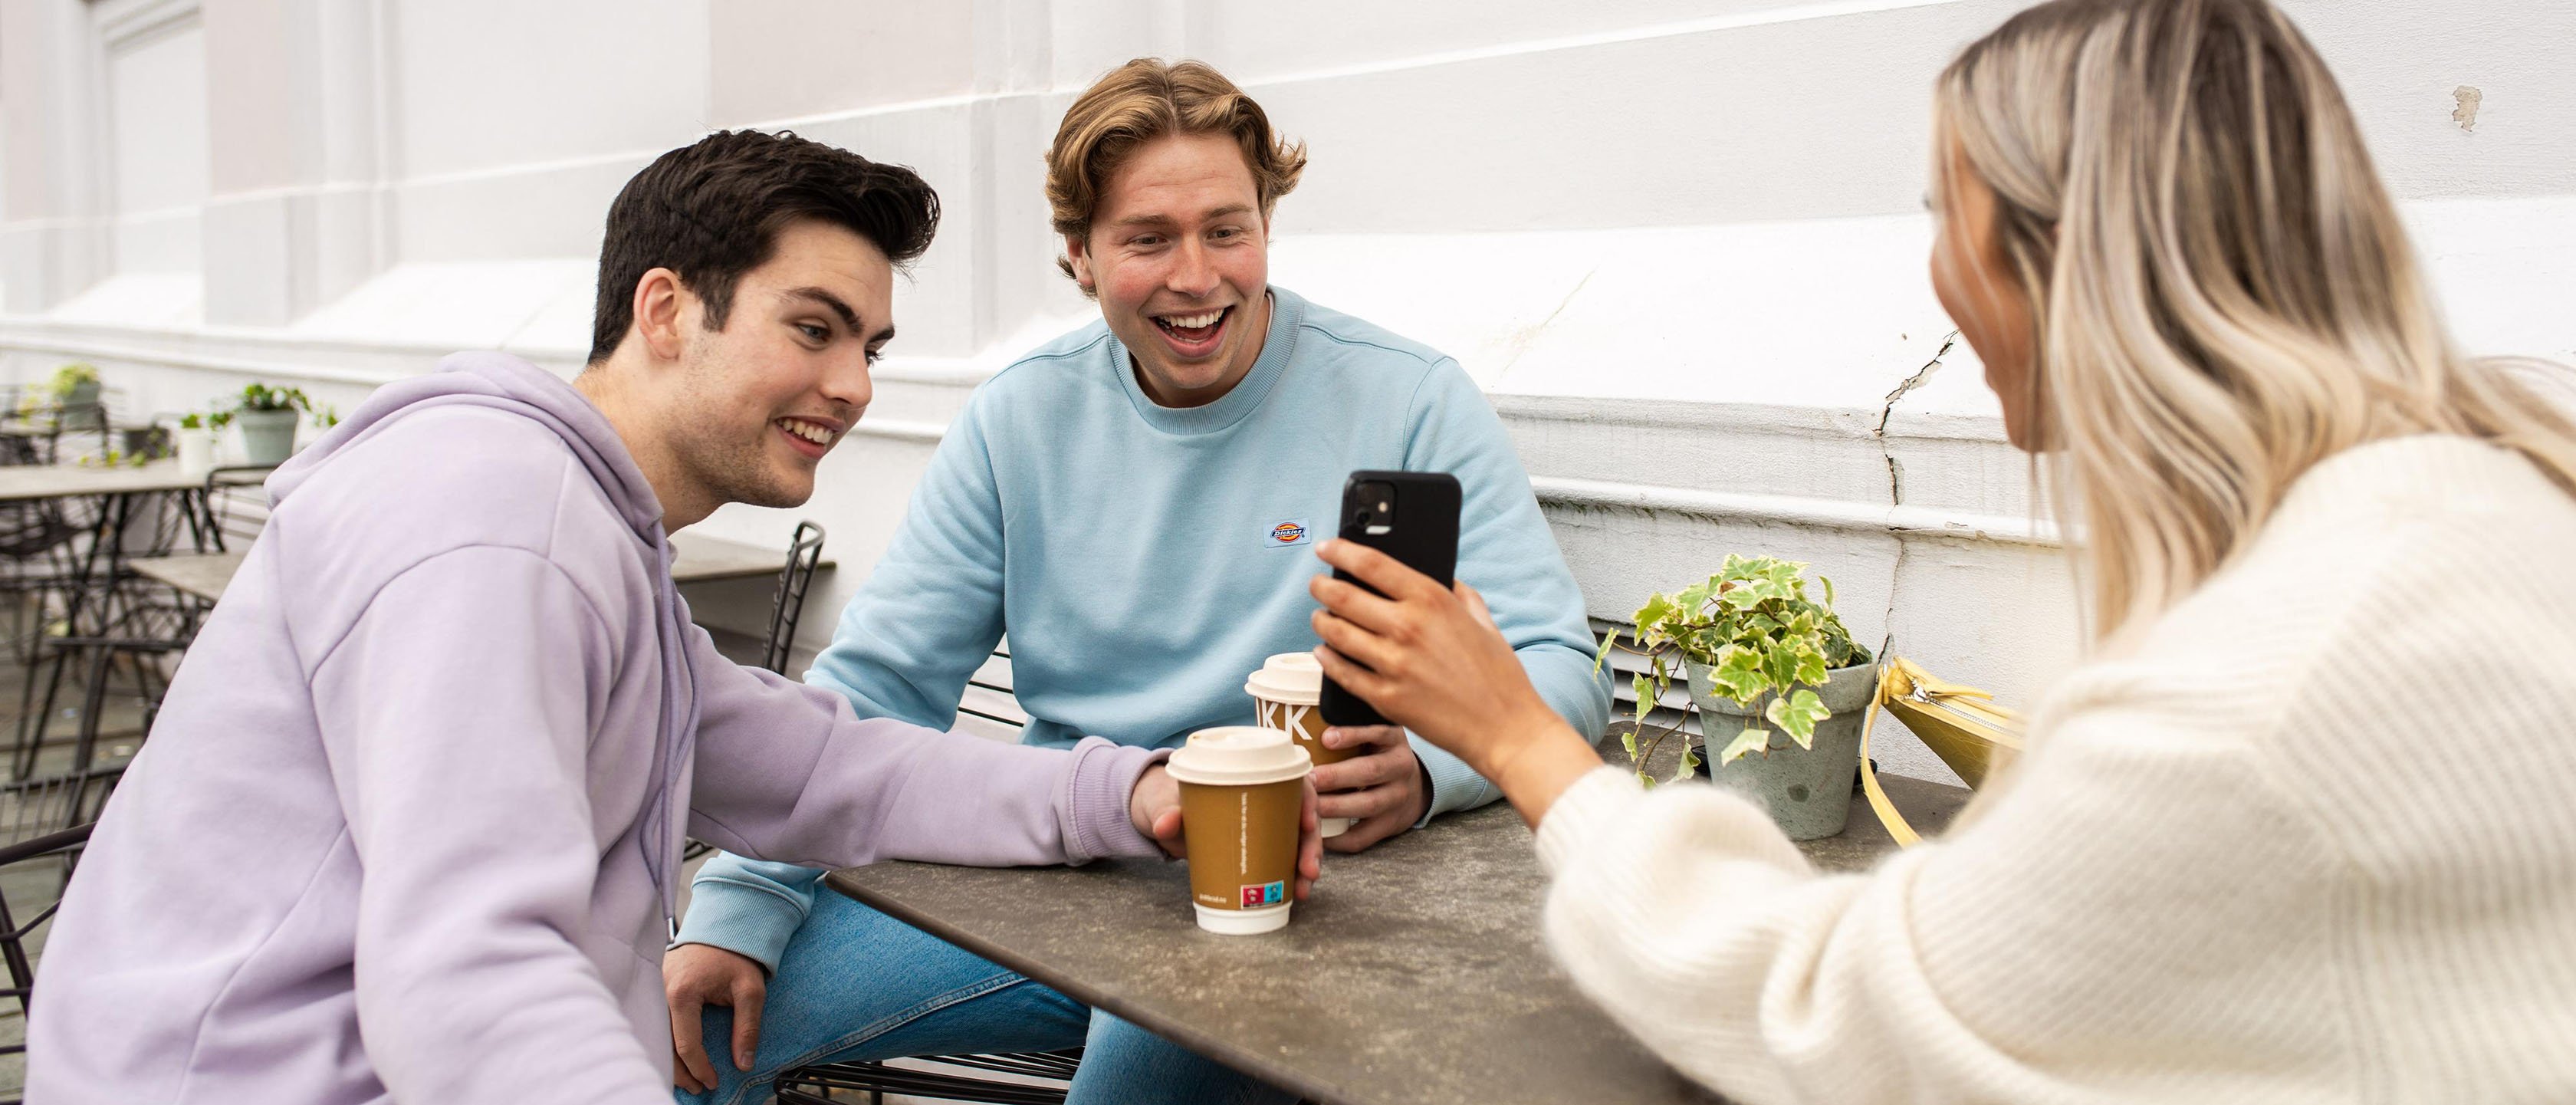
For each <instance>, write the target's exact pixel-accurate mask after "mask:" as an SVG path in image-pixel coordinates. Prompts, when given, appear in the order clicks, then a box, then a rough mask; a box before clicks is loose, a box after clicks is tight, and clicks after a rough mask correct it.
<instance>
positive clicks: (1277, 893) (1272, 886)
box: [1243, 881, 1288, 909]
mask: <svg viewBox="0 0 2576 1105" xmlns="http://www.w3.org/2000/svg"><path fill="white" fill-rule="evenodd" d="M1287 900H1288V884H1287V883H1286V882H1285V881H1282V882H1271V883H1262V884H1260V885H1257V886H1247V887H1244V888H1243V908H1245V909H1252V908H1255V907H1257V906H1265V905H1278V904H1279V903H1281V902H1285V901H1287Z"/></svg>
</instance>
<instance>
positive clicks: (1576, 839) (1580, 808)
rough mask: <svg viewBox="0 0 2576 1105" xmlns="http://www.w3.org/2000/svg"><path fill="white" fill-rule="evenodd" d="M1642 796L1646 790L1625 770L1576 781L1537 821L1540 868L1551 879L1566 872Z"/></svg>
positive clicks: (1596, 772) (1610, 770)
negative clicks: (1568, 866)
mask: <svg viewBox="0 0 2576 1105" xmlns="http://www.w3.org/2000/svg"><path fill="white" fill-rule="evenodd" d="M1645 794H1646V788H1644V787H1642V786H1639V785H1638V783H1637V777H1636V776H1635V775H1631V774H1629V773H1628V771H1627V769H1625V768H1617V767H1603V768H1599V769H1596V770H1594V771H1591V772H1587V773H1586V774H1585V775H1584V776H1583V777H1582V778H1580V779H1577V780H1575V781H1574V785H1573V786H1570V787H1567V788H1565V793H1563V794H1560V795H1557V796H1556V801H1555V803H1554V804H1552V805H1550V806H1548V808H1547V816H1545V817H1542V818H1540V819H1539V822H1538V836H1537V843H1538V864H1539V867H1540V869H1541V870H1544V871H1546V872H1547V874H1548V877H1550V878H1554V877H1556V876H1557V875H1560V874H1563V873H1564V872H1565V868H1566V865H1567V864H1569V863H1574V862H1577V861H1578V857H1581V856H1582V855H1583V854H1584V853H1586V852H1590V851H1592V850H1594V849H1596V848H1599V847H1601V846H1602V838H1603V837H1604V836H1606V835H1608V834H1609V833H1610V831H1611V826H1613V825H1615V824H1616V823H1617V822H1618V820H1619V817H1620V815H1621V814H1622V813H1624V812H1626V810H1627V809H1628V808H1629V807H1630V806H1632V805H1633V804H1634V803H1635V802H1636V801H1637V800H1638V799H1639V798H1643V797H1645Z"/></svg>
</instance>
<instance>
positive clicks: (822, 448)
mask: <svg viewBox="0 0 2576 1105" xmlns="http://www.w3.org/2000/svg"><path fill="white" fill-rule="evenodd" d="M770 424H771V425H773V426H776V427H778V429H779V432H781V433H784V434H786V435H787V438H788V441H789V443H790V444H793V445H796V446H799V447H800V450H799V451H801V452H804V453H807V454H810V455H812V456H817V457H819V456H822V455H823V454H824V453H827V452H830V451H831V448H832V443H833V442H836V441H839V440H840V439H841V431H839V430H837V429H835V428H833V427H831V426H828V425H825V424H823V423H820V422H814V421H809V420H807V419H803V418H781V419H776V420H774V421H772V422H771V423H770Z"/></svg>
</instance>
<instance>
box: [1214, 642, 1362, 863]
mask: <svg viewBox="0 0 2576 1105" xmlns="http://www.w3.org/2000/svg"><path fill="white" fill-rule="evenodd" d="M1243 690H1244V693H1246V694H1249V695H1251V696H1252V716H1253V723H1254V724H1256V725H1259V726H1261V727H1262V728H1265V729H1277V730H1280V731H1282V732H1285V733H1287V734H1288V737H1289V739H1291V740H1294V741H1296V742H1297V747H1299V748H1303V749H1305V750H1306V755H1307V756H1308V758H1310V759H1312V760H1314V761H1315V762H1316V763H1317V764H1319V765H1320V764H1333V763H1340V762H1342V761H1343V760H1347V759H1350V758H1352V757H1354V756H1361V755H1365V754H1366V750H1365V749H1359V748H1326V747H1324V730H1325V728H1326V726H1325V724H1324V712H1323V710H1322V708H1321V707H1319V706H1318V705H1317V703H1319V702H1321V701H1323V696H1324V669H1323V667H1322V665H1319V664H1317V663H1316V662H1315V654H1314V653H1311V652H1283V653H1280V654H1279V655H1277V656H1273V657H1271V658H1270V659H1268V660H1265V661H1263V662H1262V664H1261V670H1259V671H1256V672H1253V673H1252V676H1251V678H1249V679H1246V680H1245V681H1244V684H1243ZM1350 827H1351V819H1350V818H1347V817H1327V818H1325V819H1324V820H1323V834H1324V835H1325V836H1328V837H1332V836H1340V835H1342V834H1343V833H1345V832H1348V831H1349V830H1350Z"/></svg>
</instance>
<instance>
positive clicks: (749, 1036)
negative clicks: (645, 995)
mask: <svg viewBox="0 0 2576 1105" xmlns="http://www.w3.org/2000/svg"><path fill="white" fill-rule="evenodd" d="M662 996H663V997H665V998H667V999H669V1000H670V1005H671V1052H672V1058H673V1062H672V1063H671V1081H672V1083H673V1084H674V1085H677V1086H679V1087H680V1088H681V1089H684V1090H687V1091H689V1092H691V1093H704V1092H706V1091H708V1090H712V1089H714V1088H716V1068H715V1065H714V1064H713V1063H712V1062H710V1061H709V1060H708V1059H707V1049H706V1041H705V1036H706V1025H705V1022H704V1021H703V1020H702V1019H700V1014H701V1012H702V1011H703V1010H704V1008H705V1007H706V1006H710V1005H725V1006H731V1007H732V1008H733V1069H735V1070H739V1071H748V1070H750V1069H751V1062H752V1057H753V1056H754V1055H755V1054H757V1053H758V1052H759V1050H760V1003H761V1002H762V1001H763V1000H764V999H766V998H767V997H768V996H769V979H768V978H767V977H766V974H765V972H763V971H762V970H761V968H760V964H759V963H758V962H757V961H755V960H753V959H752V958H751V957H749V956H746V955H742V954H740V953H738V952H730V951H726V950H725V949H723V948H719V947H716V946H714V945H712V944H682V945H680V946H679V947H676V948H673V949H671V950H670V951H669V952H667V953H664V954H663V956H662Z"/></svg>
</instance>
